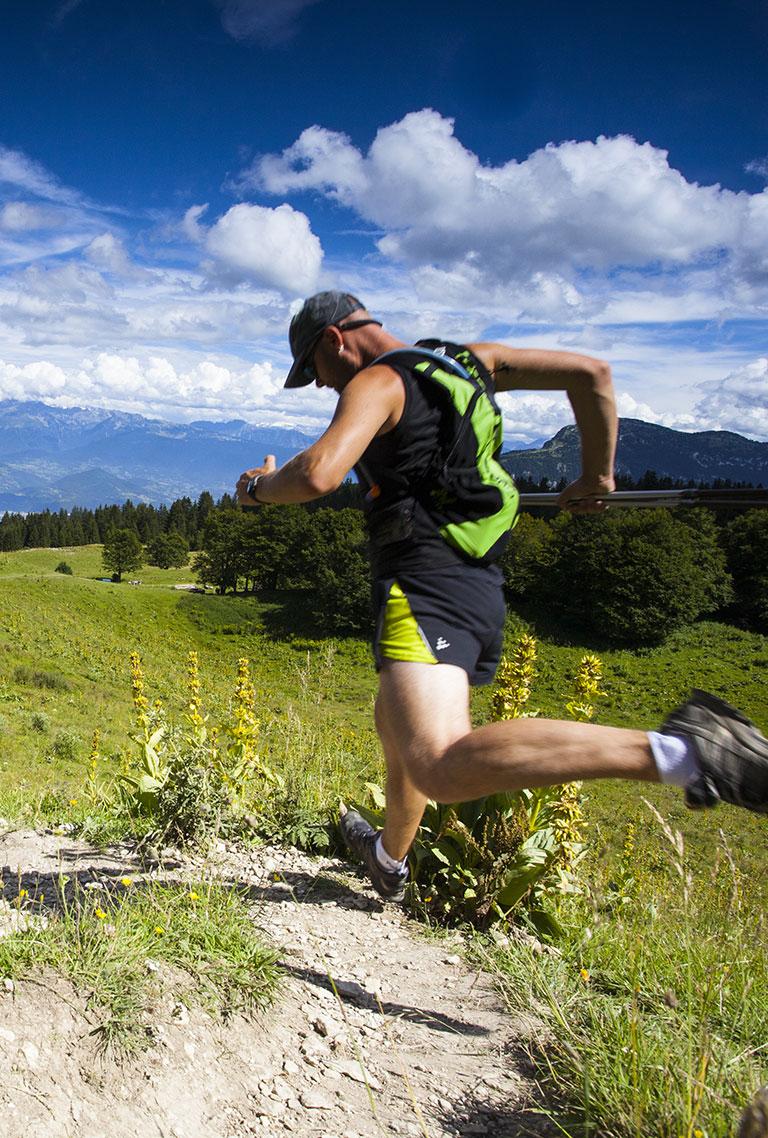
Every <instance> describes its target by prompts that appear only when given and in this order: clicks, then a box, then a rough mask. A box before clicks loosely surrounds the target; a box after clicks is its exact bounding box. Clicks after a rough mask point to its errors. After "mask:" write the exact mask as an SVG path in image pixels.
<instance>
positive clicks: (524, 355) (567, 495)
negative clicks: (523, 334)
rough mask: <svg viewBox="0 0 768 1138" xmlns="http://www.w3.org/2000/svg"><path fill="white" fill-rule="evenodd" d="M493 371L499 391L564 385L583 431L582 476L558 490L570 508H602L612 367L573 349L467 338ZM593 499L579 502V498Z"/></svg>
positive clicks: (609, 455) (611, 419) (608, 486)
mask: <svg viewBox="0 0 768 1138" xmlns="http://www.w3.org/2000/svg"><path fill="white" fill-rule="evenodd" d="M469 347H470V348H471V350H472V351H473V352H474V353H475V355H476V356H478V358H479V359H480V360H481V361H482V362H483V363H484V364H485V366H486V367H487V368H488V370H489V372H490V373H491V375H492V376H493V380H494V385H495V387H496V390H497V391H513V390H522V391H564V392H565V393H566V395H567V396H568V399H569V400H570V403H571V407H572V408H573V415H574V418H575V420H576V425H577V426H578V428H579V435H580V437H581V455H582V472H581V476H580V477H579V478H578V479H577V480H576V481H575V482H573V483H571V485H570V486H567V487H566V489H565V490H564V491H563V493H562V494H561V496H560V505H561V506H562V507H563V508H567V509H570V510H571V511H572V512H574V513H592V512H595V511H598V510H601V509H603V508H604V506H603V505H602V502H601V497H600V496H601V495H604V494H606V493H610V491H611V490H613V489H615V482H614V476H613V463H614V457H615V454H616V439H617V435H618V419H617V417H616V401H615V397H614V391H613V382H612V380H611V369H610V367H609V366H608V364H607V363H605V361H604V360H598V359H595V358H594V357H592V356H582V355H579V354H578V353H577V352H555V351H547V350H544V349H537V348H510V347H507V346H506V345H505V344H470V345H469ZM583 499H592V502H591V503H588V504H582V505H577V504H576V503H578V502H579V501H580V500H583Z"/></svg>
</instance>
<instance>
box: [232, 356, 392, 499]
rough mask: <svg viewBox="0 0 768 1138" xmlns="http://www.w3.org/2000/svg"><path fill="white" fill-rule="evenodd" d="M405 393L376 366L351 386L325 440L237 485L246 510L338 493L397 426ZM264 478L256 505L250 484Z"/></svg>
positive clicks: (249, 472) (341, 399)
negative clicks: (375, 442)
mask: <svg viewBox="0 0 768 1138" xmlns="http://www.w3.org/2000/svg"><path fill="white" fill-rule="evenodd" d="M404 402H405V389H404V387H403V381H402V379H401V378H400V376H399V375H398V374H397V372H395V371H394V370H393V369H392V368H389V367H386V366H380V367H370V368H366V369H365V370H364V371H361V372H359V373H358V374H357V375H356V376H355V377H354V378H353V379H351V380H350V381H349V383H348V384H347V386H346V387H345V389H344V391H343V392H342V394H341V395H340V396H339V402H338V404H337V406H336V413H335V414H334V416H333V419H332V420H331V423H330V425H329V427H328V429H327V430H326V431H325V432H324V434H323V435H321V437H320V438H319V439H318V440H317V442H316V443H313V444H312V446H310V447H307V449H306V450H304V451H302V452H301V454H297V455H296V456H295V458H292V459H291V460H290V461H289V462H287V463H286V464H285V466H281V467H280V468H279V469H276V468H275V465H274V459H273V458H272V456H271V455H269V456H267V458H268V459H272V461H271V462H269V461H266V462H265V465H264V466H263V467H254V468H252V469H251V470H247V471H245V472H244V473H243V474H242V475H241V476H240V479H239V481H238V484H237V498H238V502H239V503H240V504H241V505H246V506H247V505H266V504H268V503H279V504H286V503H289V502H310V501H312V500H313V499H314V498H321V497H323V496H324V495H325V494H330V493H331V492H332V491H333V490H335V489H336V488H337V486H339V485H340V484H341V482H342V481H343V479H344V478H345V476H346V475H347V474H348V472H349V471H350V470H351V469H352V467H353V466H354V465H355V463H356V462H357V460H358V459H359V458H360V457H361V455H362V454H363V452H364V451H365V450H366V448H367V446H368V444H369V443H370V442H371V440H372V439H373V438H374V437H375V436H376V435H377V434H378V433H379V432H380V431H382V430H387V429H388V428H390V427H393V426H394V425H395V424H396V423H397V422H398V420H399V418H400V415H401V414H402V410H403V405H404ZM256 474H258V475H259V481H258V486H257V488H256V494H257V498H256V500H254V499H253V498H250V497H249V496H248V494H247V493H246V489H245V488H246V485H247V483H248V481H249V480H250V479H251V478H253V477H254V475H256Z"/></svg>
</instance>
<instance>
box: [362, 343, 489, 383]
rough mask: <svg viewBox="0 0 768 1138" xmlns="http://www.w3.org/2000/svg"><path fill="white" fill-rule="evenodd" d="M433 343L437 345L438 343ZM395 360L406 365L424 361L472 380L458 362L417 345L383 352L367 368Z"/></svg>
mask: <svg viewBox="0 0 768 1138" xmlns="http://www.w3.org/2000/svg"><path fill="white" fill-rule="evenodd" d="M434 342H435V343H437V342H438V341H434ZM395 359H396V360H397V362H398V363H402V364H406V365H407V364H409V363H414V362H415V363H421V362H422V361H424V360H428V361H431V362H432V363H433V364H435V366H436V367H441V368H445V369H446V370H447V371H452V372H455V374H456V375H460V376H461V378H462V379H470V380H471V378H472V377H471V376H470V374H469V372H468V371H467V369H466V368H465V367H464V366H463V364H460V363H459V361H458V360H455V359H454V358H453V356H449V355H447V354H443V353H441V352H433V351H431V350H430V349H429V348H422V347H420V346H419V345H416V346H415V347H412V348H393V349H392V351H391V352H384V354H383V355H382V356H377V357H376V359H375V360H374V361H373V363H371V364H369V365H368V366H369V367H373V366H374V364H382V363H385V362H387V361H388V360H395Z"/></svg>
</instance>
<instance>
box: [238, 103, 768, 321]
mask: <svg viewBox="0 0 768 1138" xmlns="http://www.w3.org/2000/svg"><path fill="white" fill-rule="evenodd" d="M240 186H241V187H242V188H243V189H247V188H248V187H252V188H258V189H261V190H265V191H267V192H269V193H273V194H279V195H285V194H290V193H293V192H297V191H307V190H315V191H317V192H319V193H321V194H323V195H325V196H327V197H328V198H331V199H332V200H335V201H337V202H338V203H339V204H341V205H343V206H346V207H348V208H350V209H352V210H354V211H355V213H357V214H358V215H359V216H360V217H362V218H363V219H364V220H366V221H368V222H370V223H371V224H372V225H373V226H376V227H379V228H380V229H383V230H384V235H383V236H381V237H380V238H379V240H378V248H379V250H380V252H381V253H382V254H384V256H386V257H387V258H390V259H393V260H395V261H398V262H401V263H404V264H405V265H407V266H412V267H413V268H414V270H415V271H417V272H418V273H419V274H420V277H421V283H422V285H423V286H426V287H429V286H430V284H431V286H432V287H433V288H434V289H439V288H440V287H441V286H447V287H450V285H451V281H452V279H462V278H469V280H470V281H471V288H472V289H473V290H476V289H477V288H478V287H480V286H482V287H486V288H491V289H492V288H496V287H498V286H500V285H502V286H507V287H509V286H513V287H514V286H517V289H518V294H517V297H515V298H514V299H520V300H522V302H523V304H522V307H523V308H524V309H525V311H526V312H527V311H528V308H527V307H526V305H527V304H528V303H529V302H530V297H529V291H530V285H531V283H532V282H533V284H534V291H535V293H536V294H537V299H536V300H535V302H534V303H533V305H532V309H531V311H530V313H529V314H530V315H531V316H533V317H535V316H536V315H537V314H540V315H542V316H551V315H553V313H554V311H555V310H557V311H558V313H559V314H561V315H566V314H567V312H568V310H569V309H570V310H571V311H572V312H576V311H578V313H579V315H580V316H583V315H584V314H585V313H584V310H583V296H582V295H581V292H582V290H581V289H580V282H581V280H582V279H583V278H586V279H589V280H590V281H591V280H592V278H593V277H594V275H595V274H599V275H602V276H604V277H606V278H607V277H609V275H610V274H612V273H614V272H616V270H617V269H620V270H627V269H629V268H635V269H641V270H644V271H648V270H652V271H654V272H660V271H664V272H667V273H670V274H675V273H680V272H683V271H685V270H688V269H690V268H700V267H701V266H702V265H703V264H712V265H715V266H719V265H721V264H722V262H725V263H726V268H727V269H729V270H730V271H731V272H732V273H733V274H735V276H736V277H737V278H738V279H744V278H748V277H749V276H750V275H751V276H757V277H760V278H762V275H763V273H764V271H765V265H766V259H767V258H768V225H766V216H767V214H766V211H768V191H766V193H764V194H757V195H750V194H746V193H734V192H732V191H730V190H725V189H722V188H721V187H719V186H699V185H697V184H696V183H691V182H688V181H686V179H685V178H684V177H683V175H682V174H681V173H680V172H679V171H677V170H675V169H674V168H673V167H671V166H670V164H669V159H668V154H667V152H666V151H664V150H660V149H658V148H656V147H654V146H652V145H651V144H650V143H638V142H636V141H635V140H634V139H633V138H630V137H627V136H619V137H615V138H606V137H602V136H601V137H599V138H598V139H596V140H595V141H569V142H563V143H560V144H550V145H548V146H546V147H543V148H542V149H540V150H537V151H535V152H534V153H533V154H531V155H530V156H529V157H528V158H527V159H525V161H522V162H518V161H514V160H512V161H509V162H507V163H505V164H503V165H500V166H490V165H484V164H483V163H481V161H480V159H479V158H478V157H477V155H475V154H473V153H472V152H471V151H469V150H468V149H467V148H466V147H465V146H463V144H462V143H461V142H460V141H459V139H458V138H457V137H456V135H455V132H454V123H453V120H452V119H448V118H445V117H443V116H442V115H440V114H439V113H437V112H436V111H433V110H428V109H427V110H422V111H418V112H413V113H411V114H408V115H406V116H405V117H404V118H403V119H401V120H400V121H399V122H396V123H393V124H392V125H390V126H387V127H383V128H381V129H380V130H379V131H378V133H377V134H376V137H375V138H374V140H373V142H372V143H371V146H370V147H369V149H368V151H367V152H366V153H363V152H362V151H361V150H359V149H358V148H357V147H355V146H354V145H353V144H352V143H351V141H350V139H349V138H348V137H347V136H346V135H344V134H341V133H339V132H335V131H330V130H326V129H324V128H323V127H320V126H312V127H309V128H308V129H306V130H305V131H303V132H302V134H301V135H300V136H299V138H298V139H297V140H296V141H295V142H294V143H293V144H292V145H291V146H289V147H288V148H287V149H286V150H284V151H283V152H282V153H280V154H269V155H265V156H262V157H261V158H259V159H257V160H256V162H255V163H254V164H253V165H252V166H250V167H249V168H248V169H247V170H246V171H244V172H243V174H242V175H241V178H240ZM430 275H431V280H430ZM520 286H524V287H523V288H521V287H520ZM514 299H513V303H514Z"/></svg>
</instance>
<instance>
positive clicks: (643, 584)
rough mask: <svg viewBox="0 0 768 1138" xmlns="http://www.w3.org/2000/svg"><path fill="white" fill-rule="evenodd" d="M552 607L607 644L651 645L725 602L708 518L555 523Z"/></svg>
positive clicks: (726, 583)
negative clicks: (555, 552) (555, 538)
mask: <svg viewBox="0 0 768 1138" xmlns="http://www.w3.org/2000/svg"><path fill="white" fill-rule="evenodd" d="M553 524H554V528H555V530H556V533H557V554H556V558H555V561H554V564H553V566H552V570H551V573H550V575H549V578H548V581H547V584H546V589H547V597H548V600H549V603H550V605H551V607H552V608H553V609H554V610H555V611H556V612H558V613H560V614H561V615H563V616H566V617H570V618H571V619H572V620H575V621H577V622H578V623H580V624H582V625H588V626H589V627H590V628H591V629H594V631H595V632H597V633H598V634H599V635H601V636H604V637H605V638H606V639H607V640H609V641H610V642H612V643H618V644H629V645H650V644H657V643H659V642H661V641H662V640H663V639H664V638H665V637H666V636H667V635H668V634H669V633H670V632H673V631H675V630H676V629H678V628H681V627H682V626H684V625H686V624H690V623H691V622H692V621H694V620H695V619H696V618H697V617H699V616H702V615H703V614H705V613H709V612H714V611H716V610H717V609H718V608H720V607H721V606H722V605H723V604H724V603H725V602H727V601H728V600H729V599H730V596H731V585H730V578H729V576H728V573H727V570H726V566H725V558H724V556H723V553H722V551H721V550H720V548H719V546H718V544H717V538H716V530H715V526H714V522H713V521H712V519H711V516H710V515H709V514H707V512H706V511H703V510H695V511H691V512H690V515H689V516H688V517H687V518H686V519H685V520H683V519H678V518H674V517H672V515H671V514H670V513H669V511H667V510H661V509H660V510H624V511H619V512H617V513H615V514H606V515H602V516H600V517H582V518H569V517H565V516H564V517H563V518H562V519H560V518H558V519H557V520H556V521H555V522H554V523H553Z"/></svg>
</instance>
